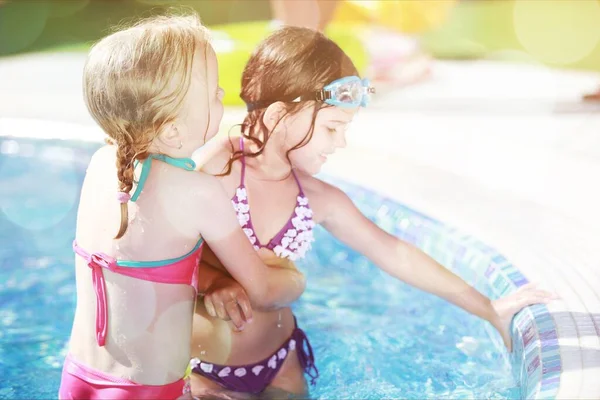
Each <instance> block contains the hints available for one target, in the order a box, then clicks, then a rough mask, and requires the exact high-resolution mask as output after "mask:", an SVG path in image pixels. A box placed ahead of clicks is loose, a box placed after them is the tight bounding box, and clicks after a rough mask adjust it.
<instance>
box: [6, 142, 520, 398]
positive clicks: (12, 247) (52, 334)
mask: <svg viewBox="0 0 600 400" xmlns="http://www.w3.org/2000/svg"><path fill="white" fill-rule="evenodd" d="M97 147H98V144H90V143H73V142H64V141H37V140H23V139H18V140H12V139H7V138H4V139H3V138H0V210H1V212H0V377H1V378H0V398H6V399H25V398H27V399H49V398H56V392H57V388H58V384H59V380H60V373H61V365H62V360H63V357H64V355H65V346H66V342H67V340H68V337H69V333H70V328H71V322H72V318H73V312H74V307H75V287H74V271H73V260H74V257H73V255H72V252H71V241H72V240H73V234H74V228H75V217H76V211H77V202H78V198H79V190H80V186H81V182H82V179H83V175H84V173H85V169H86V166H87V163H88V161H89V158H90V157H91V155H92V153H93V152H94V151H95V149H97ZM340 184H341V185H342V187H343V189H344V190H346V191H347V192H348V193H349V194H350V195H351V197H352V198H353V199H354V200H355V202H356V203H357V205H358V206H359V207H360V208H361V209H362V210H363V212H365V213H366V214H367V216H369V217H370V218H372V219H374V220H376V221H377V223H379V224H381V225H383V226H384V228H385V229H388V230H390V231H393V232H396V231H398V230H401V228H402V227H401V226H394V222H393V221H394V219H393V218H392V216H393V215H396V216H397V215H398V214H402V215H404V216H405V220H406V221H409V222H410V220H411V218H417V217H418V215H417V214H416V213H414V212H413V211H411V210H409V209H407V208H406V207H403V206H401V205H391V204H390V202H389V201H387V202H386V203H385V206H382V204H384V203H383V200H382V198H381V197H379V196H378V195H376V194H374V193H369V192H366V191H365V190H363V189H361V188H358V187H355V186H352V185H350V184H346V183H341V182H340ZM384 208H385V209H384ZM388 216H389V217H388ZM418 218H423V217H422V216H420V217H418ZM316 237H317V241H316V243H315V246H314V250H313V251H312V252H311V254H310V255H309V256H308V257H307V259H306V260H305V261H304V262H302V264H301V265H300V267H301V268H302V269H303V270H304V272H305V273H306V275H307V278H308V283H309V285H308V289H307V291H306V293H305V294H304V296H303V297H302V299H301V300H300V301H299V302H298V303H297V304H296V306H295V312H296V314H297V316H298V320H299V323H300V324H301V325H302V327H303V328H304V329H305V330H306V331H307V334H308V336H309V337H310V339H311V341H312V344H313V347H314V350H315V353H316V359H317V366H318V367H319V370H320V373H321V378H320V380H319V381H318V384H317V386H316V387H315V388H314V389H313V390H312V392H311V396H312V397H314V398H322V399H339V398H344V399H381V398H387V399H389V398H403V399H425V398H430V399H441V398H453V399H468V398H469V399H472V398H478V399H483V398H488V399H489V398H494V399H501V398H502V399H504V398H519V397H520V390H519V388H518V387H517V386H516V384H515V382H514V380H513V378H512V376H511V372H510V369H509V367H508V364H507V362H506V361H505V359H504V357H503V354H502V353H501V352H500V351H499V350H498V349H497V348H496V347H495V346H494V343H495V341H497V337H494V334H492V336H491V337H490V334H489V331H488V329H489V328H488V327H487V326H486V325H485V324H484V323H483V322H481V321H479V320H477V319H476V318H474V317H472V316H470V315H468V314H466V313H465V312H463V311H462V310H460V309H458V308H456V307H453V306H451V305H449V304H447V303H445V302H443V301H441V300H439V299H437V298H435V297H433V296H430V295H428V294H424V293H422V292H419V291H417V290H415V289H412V288H410V287H408V286H407V285H405V284H403V283H401V282H398V281H395V280H394V279H392V278H390V277H388V276H386V275H385V274H383V273H381V272H380V271H379V270H378V269H377V268H376V267H375V266H374V265H373V264H371V263H370V262H369V261H368V260H366V259H365V258H364V257H362V256H360V255H359V254H357V253H355V252H353V251H351V250H349V249H348V248H346V247H344V246H343V245H341V244H340V243H338V242H337V241H336V240H335V239H333V238H332V237H331V236H329V235H328V234H327V233H326V232H325V231H323V230H318V231H317V234H316ZM408 239H410V238H408ZM480 283H481V281H480Z"/></svg>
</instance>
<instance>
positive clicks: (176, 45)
mask: <svg viewBox="0 0 600 400" xmlns="http://www.w3.org/2000/svg"><path fill="white" fill-rule="evenodd" d="M199 48H200V49H201V48H204V51H206V48H208V31H207V30H206V28H204V27H203V26H202V24H201V23H200V19H199V17H198V16H197V15H196V14H190V15H168V16H158V17H156V16H155V17H150V18H147V19H144V20H142V21H140V22H138V23H137V24H135V25H134V26H132V27H130V28H126V29H123V30H120V31H117V32H115V33H113V34H111V35H109V36H107V37H105V38H104V39H102V40H100V41H99V42H98V43H97V44H95V45H94V46H93V47H92V49H91V50H90V53H89V55H88V58H87V61H86V64H85V67H84V72H83V88H84V98H85V103H86V106H87V108H88V110H89V111H90V114H91V115H92V117H94V119H95V120H96V122H97V123H98V124H99V125H100V127H101V128H102V129H103V130H104V132H106V134H107V135H108V136H109V138H110V139H108V140H107V142H108V143H109V144H112V145H115V146H116V147H117V175H118V179H119V191H121V192H125V193H129V192H130V191H131V189H132V187H133V183H134V176H133V174H134V161H135V160H143V159H146V158H147V157H148V150H149V147H150V144H151V143H152V141H153V140H154V138H156V136H157V135H158V134H159V133H160V132H161V131H162V130H163V129H164V128H165V126H166V125H168V124H170V123H172V122H173V121H175V120H176V118H177V116H178V114H179V111H180V110H181V107H182V105H183V100H184V98H185V96H186V94H187V91H188V88H189V86H190V82H191V70H192V61H193V58H194V55H195V53H196V50H198V49H199ZM127 221H128V209H127V202H125V203H122V204H121V225H120V228H119V232H118V233H117V235H116V237H115V239H118V238H120V237H122V236H123V235H124V234H125V231H126V230H127Z"/></svg>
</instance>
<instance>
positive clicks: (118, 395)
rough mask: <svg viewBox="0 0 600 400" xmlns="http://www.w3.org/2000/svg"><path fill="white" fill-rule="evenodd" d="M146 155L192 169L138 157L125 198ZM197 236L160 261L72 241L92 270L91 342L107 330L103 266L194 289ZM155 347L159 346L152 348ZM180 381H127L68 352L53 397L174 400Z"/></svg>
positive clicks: (198, 254) (145, 173)
mask: <svg viewBox="0 0 600 400" xmlns="http://www.w3.org/2000/svg"><path fill="white" fill-rule="evenodd" d="M152 159H158V160H161V161H164V162H166V163H168V164H171V165H174V166H177V167H180V168H183V169H186V170H190V171H191V170H193V169H194V168H195V165H194V164H193V161H192V160H190V159H187V158H186V159H173V158H170V157H167V156H164V155H155V154H153V155H151V156H150V157H149V158H148V159H147V160H145V161H144V164H143V167H142V173H141V175H140V180H139V183H138V186H137V188H136V191H135V192H134V194H133V196H132V197H131V200H132V201H135V200H137V198H138V196H139V195H140V193H141V191H142V188H143V186H144V183H145V182H146V179H147V177H148V174H149V172H150V165H151V163H152ZM202 245H203V240H202V239H200V240H199V241H198V243H197V244H196V246H195V247H194V248H193V249H192V250H191V251H190V252H189V253H187V254H185V255H184V256H181V257H178V258H173V259H169V260H163V261H124V260H116V259H115V258H113V257H110V256H108V255H106V254H104V253H100V252H97V253H89V252H87V251H86V250H84V249H83V248H81V247H79V246H78V245H77V242H76V241H74V242H73V250H74V251H75V253H76V254H78V255H79V256H81V257H83V258H84V259H85V260H86V261H87V264H88V266H89V267H90V268H91V269H92V280H93V285H94V291H95V292H96V340H97V342H98V346H104V345H105V344H106V339H107V333H108V322H109V319H110V318H109V316H108V312H109V310H108V307H107V301H106V284H105V281H104V272H103V271H104V269H107V270H110V271H112V272H114V273H118V274H121V275H126V276H129V277H132V278H136V279H141V280H144V281H151V282H158V283H168V284H185V285H190V286H192V287H193V288H194V289H195V290H196V292H197V291H198V263H199V261H200V257H201V254H202ZM156 351H160V349H156ZM185 384H186V382H185V380H184V379H183V378H182V379H179V380H177V381H175V382H172V383H169V384H166V385H156V386H152V385H142V384H139V383H135V382H132V381H130V380H128V379H122V378H118V377H114V376H111V375H109V374H106V373H104V372H102V371H98V370H96V369H94V368H90V367H88V366H85V365H84V364H82V363H81V362H79V361H77V360H75V359H73V357H72V356H71V355H68V356H67V358H66V359H65V364H64V367H63V373H62V378H61V385H60V389H59V396H58V397H59V399H69V400H71V399H98V400H100V399H115V400H120V399H176V398H178V397H180V396H181V395H182V394H183V392H184V387H185Z"/></svg>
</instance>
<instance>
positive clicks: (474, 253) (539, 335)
mask: <svg viewBox="0 0 600 400" xmlns="http://www.w3.org/2000/svg"><path fill="white" fill-rule="evenodd" d="M7 121H8V122H7ZM19 122H20V120H11V121H9V119H6V118H4V119H3V118H0V128H3V127H6V126H7V125H13V124H15V123H17V124H18V123H19ZM36 123H46V121H41V120H40V121H36ZM60 124H62V125H65V124H63V123H60ZM67 125H70V126H73V127H77V128H78V132H79V133H78V134H77V135H70V134H67V133H65V132H64V131H63V134H64V135H63V136H61V137H57V136H56V135H54V136H53V135H50V134H48V133H45V134H42V135H31V134H28V133H30V132H31V130H27V129H24V130H22V131H20V132H18V133H17V134H16V135H8V134H5V133H3V129H0V138H8V139H37V140H66V141H77V142H97V143H101V142H102V140H103V135H101V134H99V133H98V130H97V128H95V127H94V128H92V127H83V128H86V129H89V132H90V133H92V134H91V136H88V137H86V138H85V140H81V136H80V132H81V128H82V126H81V125H79V124H67ZM328 175H331V176H334V177H335V179H336V180H337V179H339V180H341V181H344V177H342V176H340V175H338V174H335V173H333V174H331V173H328ZM342 175H343V174H342ZM350 184H352V185H354V186H357V184H355V183H350ZM361 188H362V189H364V190H369V191H372V192H374V193H375V194H377V195H379V196H381V198H382V199H383V200H384V204H394V205H401V206H402V207H404V208H405V209H407V210H410V211H411V214H412V215H413V216H414V217H416V218H418V220H419V221H420V222H419V223H417V224H410V225H409V226H408V228H407V229H404V230H402V229H400V230H399V229H396V230H395V232H394V233H396V234H397V235H398V236H399V237H400V238H401V239H403V240H406V241H408V242H410V243H413V244H414V245H416V246H418V247H420V248H422V249H423V250H424V251H426V252H428V253H430V255H432V256H433V257H434V258H440V257H443V256H446V257H447V256H448V254H452V255H454V256H455V257H454V258H453V259H445V260H444V262H442V264H444V265H455V264H457V259H456V258H457V257H458V258H463V259H462V260H461V262H463V263H465V264H466V265H469V266H470V267H471V269H472V271H474V272H475V274H476V277H483V278H485V282H486V283H488V284H489V288H491V290H492V293H486V294H487V295H488V296H490V297H496V298H497V297H500V296H503V295H506V294H509V293H512V292H513V291H515V290H516V289H517V288H518V287H520V286H522V285H524V284H526V283H527V282H528V280H527V278H526V277H525V276H524V275H523V274H522V273H521V272H520V270H519V269H518V267H517V266H515V265H513V264H512V263H511V262H510V261H509V260H508V259H507V258H506V257H504V256H503V255H502V254H500V253H499V252H498V251H496V250H495V249H494V248H492V247H490V246H488V245H486V244H485V243H483V242H482V241H480V240H478V239H477V238H475V237H473V236H470V235H467V234H464V233H462V232H461V231H460V229H457V228H454V227H451V226H449V225H445V224H443V223H442V222H440V221H438V220H435V219H433V218H431V217H429V216H426V215H425V214H423V213H420V212H418V211H416V210H414V209H412V208H411V207H409V206H406V205H404V204H403V203H401V202H400V201H398V200H394V199H393V198H392V197H390V196H386V195H383V194H381V192H379V191H378V190H377V189H376V188H372V187H369V188H368V189H367V188H366V187H365V186H361ZM395 226H396V227H397V226H399V225H398V224H395ZM432 238H433V239H432ZM449 246H454V248H453V251H452V252H448V248H449ZM456 255H458V256H457V257H456ZM456 272H457V273H458V274H459V275H464V272H465V271H456ZM463 278H466V280H467V281H469V280H471V282H470V283H472V284H474V286H475V287H476V288H477V289H478V290H480V291H482V292H484V293H485V292H486V288H485V287H484V286H481V282H482V281H479V280H477V279H476V280H475V282H473V281H472V279H468V277H464V276H463ZM511 334H512V338H513V352H512V353H511V354H510V355H509V359H510V364H511V367H512V370H513V375H514V377H515V380H516V382H518V383H519V384H520V387H521V397H522V398H527V399H551V398H555V397H556V395H557V393H558V389H559V386H560V381H561V371H562V364H561V357H560V353H559V345H558V336H557V329H556V325H555V322H554V320H553V318H552V316H551V315H550V312H549V310H548V308H547V307H546V306H545V305H536V306H533V307H527V308H525V309H524V310H522V311H521V312H520V313H519V314H517V316H516V317H515V319H514V320H513V324H512V332H511ZM492 337H493V335H492ZM497 339H499V337H498V338H497ZM495 344H496V346H498V347H502V346H503V344H502V342H501V341H499V340H497V341H496V343H495Z"/></svg>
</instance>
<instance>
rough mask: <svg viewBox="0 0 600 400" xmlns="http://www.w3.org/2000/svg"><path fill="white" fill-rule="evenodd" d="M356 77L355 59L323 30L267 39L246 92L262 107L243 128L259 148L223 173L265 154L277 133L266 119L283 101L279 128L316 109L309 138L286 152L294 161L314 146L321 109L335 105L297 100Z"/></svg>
mask: <svg viewBox="0 0 600 400" xmlns="http://www.w3.org/2000/svg"><path fill="white" fill-rule="evenodd" d="M351 75H358V71H357V69H356V67H355V66H354V64H353V63H352V60H351V59H350V58H349V57H348V56H347V55H346V53H344V51H343V50H342V49H341V48H340V47H339V46H338V45H337V44H336V43H335V42H333V41H332V40H330V39H328V38H327V37H326V36H325V35H323V34H322V33H320V32H317V31H314V30H312V29H307V28H299V27H285V28H281V29H279V30H277V31H275V32H274V33H272V34H271V35H270V36H268V37H267V38H266V39H264V40H263V41H262V42H261V43H260V44H259V45H258V47H257V48H256V50H255V51H254V52H253V53H252V55H251V56H250V59H249V60H248V62H247V63H246V67H245V68H244V72H243V74H242V91H241V94H240V97H241V98H242V100H243V101H244V102H245V103H246V104H260V106H259V107H258V108H256V109H254V110H251V111H249V112H248V114H247V115H246V117H245V118H244V122H243V124H242V136H243V137H244V138H246V139H248V140H250V141H252V142H253V143H254V144H256V145H257V146H258V150H257V151H256V152H254V153H252V152H248V151H241V150H238V151H234V152H233V153H232V155H231V158H230V160H229V162H228V163H227V166H226V167H225V169H226V170H225V172H223V174H222V175H227V174H229V173H230V172H231V168H232V165H233V163H234V162H235V161H236V160H238V159H240V158H241V157H242V156H244V155H245V156H248V157H256V156H258V155H260V154H262V152H263V151H264V149H265V145H266V144H267V141H268V140H269V137H270V135H271V132H269V130H268V128H267V127H266V125H265V123H264V121H263V116H264V114H265V111H266V109H267V106H268V105H269V104H272V103H275V102H278V101H281V102H283V103H284V105H285V107H286V114H285V115H283V116H282V117H281V118H280V119H279V121H277V124H279V122H281V119H283V117H285V116H286V115H293V114H296V113H298V112H299V111H301V110H303V109H305V108H307V107H311V106H314V111H313V116H312V122H311V125H310V128H309V130H308V132H307V133H306V136H305V137H304V138H303V139H302V140H301V141H300V143H297V144H296V145H294V146H293V147H292V148H291V149H290V150H288V152H287V153H286V157H287V159H288V162H289V161H290V159H289V153H290V152H292V151H294V150H296V149H299V148H301V147H303V146H305V145H306V144H308V142H310V140H311V138H312V135H313V132H314V128H315V120H316V117H317V114H318V112H319V110H320V109H321V108H323V107H329V105H327V104H326V103H323V102H317V101H301V102H292V101H293V100H294V99H296V98H298V97H300V96H301V95H306V94H308V93H312V92H316V91H319V90H321V89H323V87H324V86H326V85H327V84H329V83H331V82H333V81H335V80H336V79H340V78H343V77H345V76H351ZM275 126H277V125H275ZM232 148H233V143H232Z"/></svg>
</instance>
